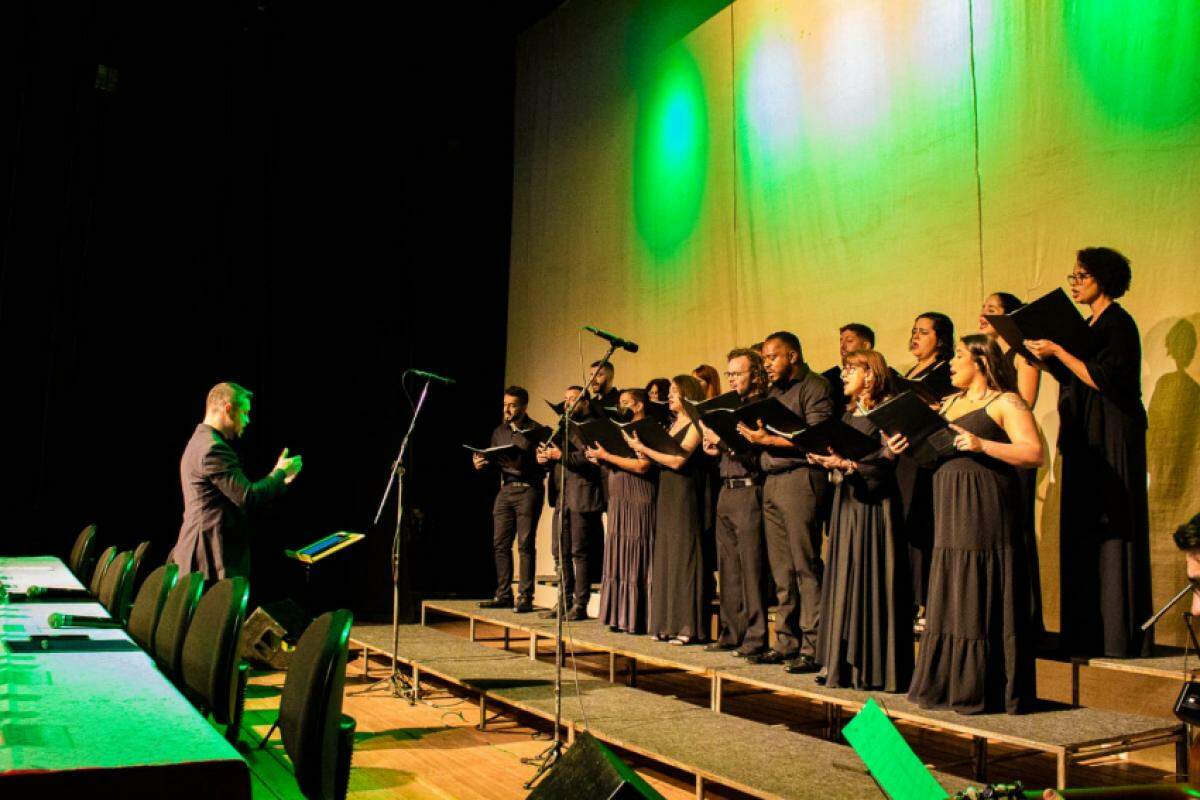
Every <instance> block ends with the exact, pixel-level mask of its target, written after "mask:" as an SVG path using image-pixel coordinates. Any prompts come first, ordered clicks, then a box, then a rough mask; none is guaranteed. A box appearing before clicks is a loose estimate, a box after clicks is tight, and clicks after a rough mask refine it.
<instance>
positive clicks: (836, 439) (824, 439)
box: [767, 417, 883, 461]
mask: <svg viewBox="0 0 1200 800" xmlns="http://www.w3.org/2000/svg"><path fill="white" fill-rule="evenodd" d="M767 428H768V430H770V431H771V432H772V433H775V434H778V435H779V436H783V437H784V438H786V439H790V440H791V442H792V444H794V445H796V446H797V447H799V448H800V449H801V450H807V451H808V452H810V453H816V454H817V455H821V456H823V455H828V453H829V450H830V449H832V450H833V452H835V453H837V454H838V455H839V456H841V457H842V458H848V459H850V460H851V461H857V460H858V459H860V458H866V457H867V456H869V455H871V454H872V453H874V452H876V451H877V450H879V448H881V447H883V442H881V441H880V440H879V438H878V437H876V436H868V435H867V434H865V433H863V432H862V431H860V430H859V429H858V428H855V427H854V426H853V425H848V424H846V423H845V422H843V421H842V420H841V419H839V418H837V417H830V418H829V419H826V420H821V421H820V422H818V423H817V424H816V425H813V426H811V427H808V428H805V429H803V430H800V431H796V432H794V433H784V432H783V431H777V430H775V429H774V428H772V427H771V426H769V425H768V426H767Z"/></svg>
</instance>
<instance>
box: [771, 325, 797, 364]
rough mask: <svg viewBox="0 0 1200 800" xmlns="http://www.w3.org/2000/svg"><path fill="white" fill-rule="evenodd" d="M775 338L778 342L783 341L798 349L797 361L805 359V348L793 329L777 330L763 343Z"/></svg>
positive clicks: (793, 348)
mask: <svg viewBox="0 0 1200 800" xmlns="http://www.w3.org/2000/svg"><path fill="white" fill-rule="evenodd" d="M772 339H774V340H775V341H777V342H783V343H784V344H785V345H787V346H788V347H789V348H791V349H792V350H795V351H796V356H797V359H796V360H797V361H803V360H804V350H803V349H802V348H801V347H800V337H799V336H797V335H796V334H794V333H792V332H791V331H775V332H774V333H772V334H771V335H770V336H768V337H767V338H765V339H763V344H766V343H767V342H769V341H771V340H772Z"/></svg>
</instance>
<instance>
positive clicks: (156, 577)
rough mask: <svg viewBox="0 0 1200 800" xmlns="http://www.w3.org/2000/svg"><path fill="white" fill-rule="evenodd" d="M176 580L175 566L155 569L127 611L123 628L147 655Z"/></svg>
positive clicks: (177, 571)
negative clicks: (127, 616) (127, 615)
mask: <svg viewBox="0 0 1200 800" xmlns="http://www.w3.org/2000/svg"><path fill="white" fill-rule="evenodd" d="M177 580H179V567H178V566H176V565H175V564H163V565H162V566H161V567H158V568H156V569H155V570H154V571H153V572H151V573H150V574H149V575H147V576H146V580H144V581H142V585H141V587H140V588H139V589H138V591H137V598H136V599H135V600H134V601H133V607H132V608H131V609H130V610H129V622H128V623H127V624H126V626H125V627H126V629H127V630H128V631H129V636H130V638H132V639H133V640H134V641H135V642H137V643H138V645H140V646H141V648H142V649H143V650H145V651H146V652H147V653H150V652H153V650H154V631H155V629H156V628H157V627H158V619H159V616H160V615H161V614H162V610H163V604H164V603H165V602H166V600H167V593H168V592H170V591H171V589H172V588H173V587H174V586H175V582H176V581H177Z"/></svg>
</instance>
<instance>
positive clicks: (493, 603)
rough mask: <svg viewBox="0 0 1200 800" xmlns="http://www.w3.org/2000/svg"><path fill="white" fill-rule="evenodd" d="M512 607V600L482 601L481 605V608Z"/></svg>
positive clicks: (493, 599) (494, 599)
mask: <svg viewBox="0 0 1200 800" xmlns="http://www.w3.org/2000/svg"><path fill="white" fill-rule="evenodd" d="M511 605H512V600H497V599H496V598H492V599H491V600H482V601H480V603H479V607H480V608H508V607H509V606H511Z"/></svg>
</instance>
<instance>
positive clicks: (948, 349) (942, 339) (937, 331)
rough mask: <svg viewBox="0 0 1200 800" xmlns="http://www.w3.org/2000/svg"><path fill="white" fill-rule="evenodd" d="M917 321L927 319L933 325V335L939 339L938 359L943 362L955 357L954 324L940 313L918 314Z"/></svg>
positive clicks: (927, 312)
mask: <svg viewBox="0 0 1200 800" xmlns="http://www.w3.org/2000/svg"><path fill="white" fill-rule="evenodd" d="M916 319H927V320H929V321H930V322H932V323H933V335H934V336H935V337H936V338H937V354H938V358H940V359H941V360H943V361H946V360H948V359H949V358H950V357H951V356H953V355H954V322H953V321H952V320H951V319H950V318H949V317H947V316H946V315H945V314H943V313H942V312H940V311H926V312H925V313H924V314H917V316H916Z"/></svg>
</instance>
